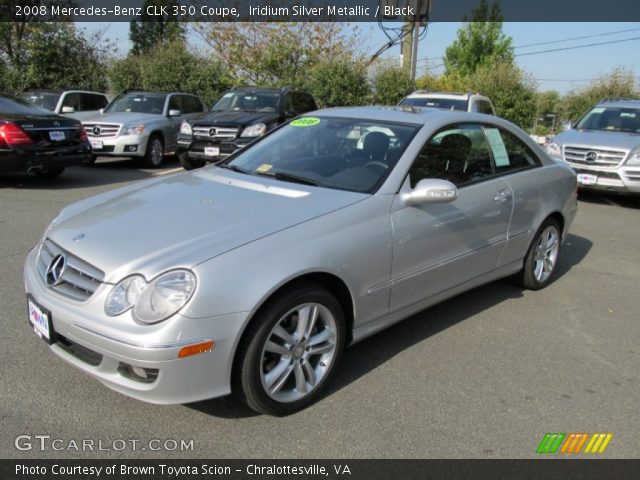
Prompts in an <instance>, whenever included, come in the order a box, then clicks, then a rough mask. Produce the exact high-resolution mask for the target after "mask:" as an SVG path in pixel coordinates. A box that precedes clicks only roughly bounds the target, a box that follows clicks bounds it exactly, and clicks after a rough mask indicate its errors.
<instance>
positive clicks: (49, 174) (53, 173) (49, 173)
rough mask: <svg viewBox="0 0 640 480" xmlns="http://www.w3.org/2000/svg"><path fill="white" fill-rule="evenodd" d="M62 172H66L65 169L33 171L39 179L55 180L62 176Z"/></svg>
mask: <svg viewBox="0 0 640 480" xmlns="http://www.w3.org/2000/svg"><path fill="white" fill-rule="evenodd" d="M62 172H64V168H48V169H42V170H34V171H33V173H35V174H36V175H37V176H38V177H42V178H55V177H58V176H60V174H61V173H62Z"/></svg>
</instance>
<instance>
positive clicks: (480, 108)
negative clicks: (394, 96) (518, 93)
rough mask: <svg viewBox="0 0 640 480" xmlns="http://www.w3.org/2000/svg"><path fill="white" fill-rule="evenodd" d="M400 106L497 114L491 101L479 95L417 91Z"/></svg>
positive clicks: (401, 102)
mask: <svg viewBox="0 0 640 480" xmlns="http://www.w3.org/2000/svg"><path fill="white" fill-rule="evenodd" d="M398 105H403V106H411V107H431V108H443V109H445V110H462V111H463V112H475V113H486V114H487V115H495V114H496V109H495V108H494V107H493V103H491V100H489V99H488V98H487V97H485V96H483V95H480V94H479V93H447V92H430V91H427V90H416V91H415V92H413V93H411V94H410V95H407V96H406V97H404V98H403V99H402V100H400V103H399V104H398Z"/></svg>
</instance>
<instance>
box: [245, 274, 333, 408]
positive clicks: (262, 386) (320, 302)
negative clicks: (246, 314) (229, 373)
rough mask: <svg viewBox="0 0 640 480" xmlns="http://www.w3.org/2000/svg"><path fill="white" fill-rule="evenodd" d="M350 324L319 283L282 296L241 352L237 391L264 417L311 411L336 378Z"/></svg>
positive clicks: (261, 318)
mask: <svg viewBox="0 0 640 480" xmlns="http://www.w3.org/2000/svg"><path fill="white" fill-rule="evenodd" d="M344 325H345V322H344V313H343V311H342V307H341V306H340V303H339V302H338V301H337V300H336V298H335V297H334V296H333V295H331V294H330V293H329V292H327V291H326V290H324V289H323V288H321V287H319V286H317V285H315V284H308V285H304V286H301V287H296V288H295V289H292V290H288V291H286V292H285V293H284V294H283V295H279V296H277V297H276V298H274V299H273V300H272V301H270V302H269V303H268V304H267V305H266V306H265V308H263V309H262V310H261V311H260V312H259V313H258V314H257V317H256V318H255V319H254V321H253V322H252V324H251V325H250V326H249V327H248V329H247V332H246V334H245V335H244V339H243V341H242V343H241V345H240V347H239V348H238V354H237V357H236V358H237V368H236V371H235V375H234V377H235V378H234V383H235V385H234V387H235V388H234V390H235V392H236V393H237V394H239V395H240V396H241V398H242V400H244V401H245V403H247V405H249V407H251V408H252V409H253V410H255V411H257V412H260V413H267V414H272V415H288V414H290V413H293V412H296V411H298V410H300V409H302V408H304V407H306V406H307V405H309V404H310V403H312V402H313V401H314V400H315V399H316V398H317V397H318V395H319V394H320V392H321V390H322V389H323V388H324V386H325V384H326V383H327V382H328V381H329V379H330V378H331V377H332V376H333V373H334V370H335V367H336V364H337V363H338V361H339V359H340V356H341V355H342V350H343V349H344V339H345V326H344Z"/></svg>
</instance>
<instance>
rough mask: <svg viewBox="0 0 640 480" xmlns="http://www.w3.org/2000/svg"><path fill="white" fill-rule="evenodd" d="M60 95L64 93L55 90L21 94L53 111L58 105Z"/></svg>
mask: <svg viewBox="0 0 640 480" xmlns="http://www.w3.org/2000/svg"><path fill="white" fill-rule="evenodd" d="M60 95H62V94H61V93H53V92H24V93H21V94H20V98H22V99H23V100H26V101H27V102H31V103H33V104H35V105H37V106H39V107H42V108H46V109H47V110H51V111H53V110H55V109H56V106H57V105H58V100H59V99H60Z"/></svg>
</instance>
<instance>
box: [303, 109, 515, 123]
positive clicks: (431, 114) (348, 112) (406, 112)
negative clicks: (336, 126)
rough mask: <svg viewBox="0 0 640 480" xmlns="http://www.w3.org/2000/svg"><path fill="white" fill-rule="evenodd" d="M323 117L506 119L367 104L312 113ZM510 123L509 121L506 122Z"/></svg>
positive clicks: (403, 120) (457, 120) (416, 120)
mask: <svg viewBox="0 0 640 480" xmlns="http://www.w3.org/2000/svg"><path fill="white" fill-rule="evenodd" d="M306 115H318V116H323V117H343V118H360V119H363V120H376V121H383V122H384V121H387V122H396V123H411V124H415V125H423V124H424V123H425V122H426V121H428V120H436V121H442V122H451V123H462V122H478V121H481V122H486V121H490V122H497V123H503V122H505V121H504V120H501V119H499V118H498V117H495V116H493V115H484V114H481V113H469V112H463V111H460V110H443V109H440V108H429V107H406V106H395V107H389V106H367V107H335V108H325V109H323V110H318V111H316V112H313V113H312V114H306ZM505 123H508V122H505Z"/></svg>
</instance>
